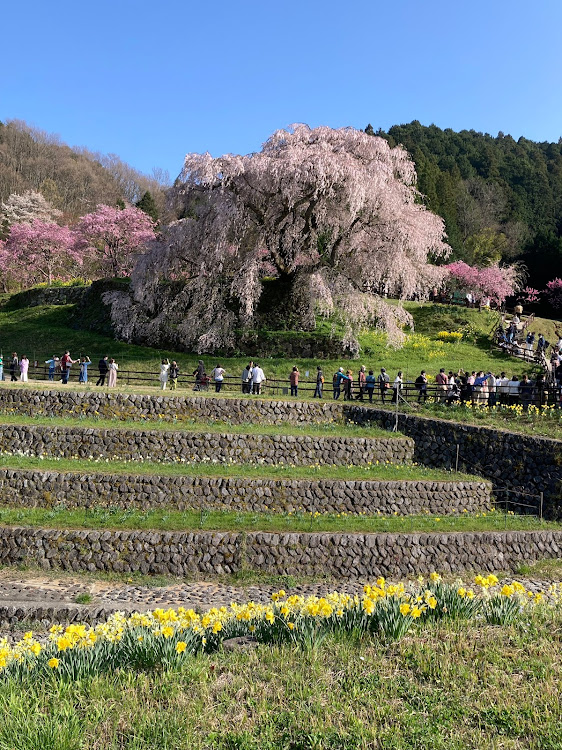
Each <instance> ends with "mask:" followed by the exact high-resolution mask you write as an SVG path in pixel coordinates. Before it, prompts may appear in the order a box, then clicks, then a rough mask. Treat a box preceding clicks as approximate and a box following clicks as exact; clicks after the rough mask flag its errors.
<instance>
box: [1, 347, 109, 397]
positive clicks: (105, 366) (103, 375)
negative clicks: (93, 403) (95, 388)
mask: <svg viewBox="0 0 562 750" xmlns="http://www.w3.org/2000/svg"><path fill="white" fill-rule="evenodd" d="M91 364H92V360H91V359H90V358H89V357H88V356H86V355H84V356H80V357H77V358H76V359H72V357H71V355H70V351H69V350H68V349H67V350H66V351H65V352H64V354H62V355H61V356H60V357H58V356H57V355H56V354H53V356H52V357H50V359H46V360H45V365H46V366H47V377H48V380H49V381H51V382H54V381H55V380H57V381H59V382H61V383H62V384H63V385H66V384H67V383H68V380H69V378H70V373H71V369H72V367H73V365H78V368H77V369H78V382H79V383H87V382H88V368H89V367H90V365H91ZM29 367H30V361H29V357H28V356H27V354H23V355H22V356H21V357H18V354H17V352H12V356H11V357H10V362H9V366H8V367H7V369H6V368H5V367H4V358H3V357H2V356H0V380H7V374H8V373H9V376H10V382H12V383H14V382H16V381H19V382H21V383H27V382H28V375H29ZM33 367H34V368H35V369H37V368H38V367H39V362H37V360H35V361H34V363H33ZM5 369H6V371H5ZM118 369H119V365H118V364H117V362H116V361H115V360H114V359H111V358H110V357H109V356H104V357H101V358H100V360H99V362H98V370H99V377H98V380H97V382H96V385H105V384H106V379H107V385H108V386H109V387H110V388H113V387H115V386H116V385H117V370H118Z"/></svg>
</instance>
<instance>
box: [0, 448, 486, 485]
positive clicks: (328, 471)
mask: <svg viewBox="0 0 562 750" xmlns="http://www.w3.org/2000/svg"><path fill="white" fill-rule="evenodd" d="M0 468H2V469H26V470H31V469H35V470H40V471H59V472H75V473H79V474H87V473H92V472H95V473H101V474H104V473H105V474H143V475H156V476H159V477H175V476H193V477H209V476H213V477H241V478H244V479H287V480H290V479H316V480H324V479H326V480H328V479H337V480H343V481H351V480H358V481H359V480H370V481H376V480H381V481H385V482H386V481H413V482H418V481H424V480H425V481H440V482H457V481H458V482H468V481H471V482H474V481H482V480H481V479H480V478H479V477H476V476H474V475H469V474H462V473H461V472H458V473H456V472H454V471H447V470H445V469H431V468H427V467H425V466H419V465H418V464H377V463H376V462H375V463H372V464H370V465H366V466H330V465H326V466H324V465H322V466H320V465H319V464H314V465H313V466H287V465H267V466H265V465H256V464H234V463H233V464H226V465H225V464H221V463H212V462H211V463H196V464H189V463H181V464H172V463H156V462H151V461H138V460H136V461H122V460H115V461H109V462H106V461H105V459H95V460H92V461H87V460H82V459H80V460H78V459H66V458H60V459H58V458H38V457H35V456H3V455H2V454H0Z"/></svg>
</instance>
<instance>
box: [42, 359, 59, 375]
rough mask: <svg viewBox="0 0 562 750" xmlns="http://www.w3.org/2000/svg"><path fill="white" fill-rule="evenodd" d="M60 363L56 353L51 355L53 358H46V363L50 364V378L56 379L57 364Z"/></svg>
mask: <svg viewBox="0 0 562 750" xmlns="http://www.w3.org/2000/svg"><path fill="white" fill-rule="evenodd" d="M58 363H59V358H58V357H56V356H55V355H54V354H53V356H52V357H51V359H46V360H45V364H46V365H49V380H51V381H54V379H55V370H56V369H57V365H58Z"/></svg>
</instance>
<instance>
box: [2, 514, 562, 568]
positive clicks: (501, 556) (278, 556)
mask: <svg viewBox="0 0 562 750" xmlns="http://www.w3.org/2000/svg"><path fill="white" fill-rule="evenodd" d="M561 554H562V532H561V531H526V532H523V531H520V532H480V533H446V534H439V533H434V534H327V533H317V534H307V533H287V534H270V533H263V532H251V533H235V532H218V531H216V532H159V531H76V530H58V529H32V528H11V527H2V528H0V564H1V565H19V564H37V565H39V566H41V567H42V568H44V569H45V570H48V569H52V568H62V569H64V570H72V571H76V572H78V571H91V572H95V571H105V572H117V573H129V572H131V573H132V572H136V571H139V572H141V573H143V574H145V575H148V574H152V575H155V574H161V575H162V574H163V575H174V576H185V575H190V574H194V573H213V574H221V573H234V572H236V571H239V570H241V569H248V570H259V571H263V572H267V573H270V574H275V575H285V574H293V575H311V576H312V575H315V576H317V575H331V576H334V577H336V578H340V579H346V578H349V579H356V578H357V579H362V580H365V579H367V580H368V579H370V578H376V577H377V576H379V575H389V576H395V577H399V576H412V575H417V574H423V575H427V574H428V573H430V572H431V571H433V570H437V571H440V572H442V573H449V572H452V573H456V572H461V571H463V570H478V571H500V570H510V569H511V570H514V569H516V568H517V567H518V565H519V564H520V563H521V562H523V561H524V562H531V561H533V560H538V559H545V558H558V557H560V556H561Z"/></svg>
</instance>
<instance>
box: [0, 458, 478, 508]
mask: <svg viewBox="0 0 562 750" xmlns="http://www.w3.org/2000/svg"><path fill="white" fill-rule="evenodd" d="M490 495H491V485H490V483H488V482H438V481H429V480H428V481H411V482H408V481H394V482H385V481H338V480H304V479H293V480H290V479H245V478H238V477H201V476H199V477H198V476H150V475H144V474H127V475H125V474H102V473H92V474H78V473H67V472H56V471H35V470H28V471H26V470H21V469H17V470H15V469H0V502H2V503H7V504H9V505H18V506H24V507H51V506H53V505H55V504H57V503H64V505H65V506H66V507H67V508H75V507H96V508H103V507H109V506H111V507H119V508H142V509H143V510H148V509H158V508H174V509H179V510H184V509H196V510H199V509H206V510H235V511H258V512H259V511H271V510H275V511H286V512H289V511H296V510H299V509H304V510H305V511H313V512H315V511H318V512H321V513H326V512H330V513H343V512H346V513H361V512H365V513H368V514H374V513H377V512H380V513H383V514H392V513H398V514H399V515H408V514H422V513H424V512H426V511H427V512H430V513H432V514H435V515H447V514H451V513H459V512H462V511H467V512H469V513H474V512H478V511H481V510H484V509H486V508H489V507H490V499H491V498H490Z"/></svg>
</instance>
